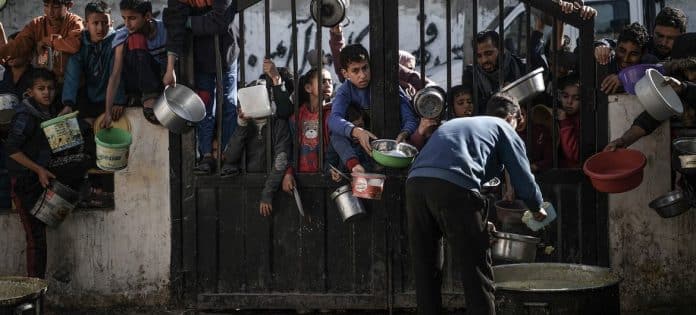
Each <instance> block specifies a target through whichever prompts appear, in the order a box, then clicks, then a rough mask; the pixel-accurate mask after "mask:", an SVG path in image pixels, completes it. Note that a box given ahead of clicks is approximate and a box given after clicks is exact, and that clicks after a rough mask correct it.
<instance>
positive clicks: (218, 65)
mask: <svg viewBox="0 0 696 315" xmlns="http://www.w3.org/2000/svg"><path fill="white" fill-rule="evenodd" d="M213 46H214V47H215V127H216V132H215V138H216V139H217V143H218V149H217V154H216V155H217V156H216V159H215V163H216V170H217V172H218V174H219V173H220V171H221V169H222V149H223V147H224V143H222V113H223V110H222V109H223V106H225V104H224V103H225V102H224V93H225V91H224V84H222V57H221V56H220V35H215V37H214V43H213Z"/></svg>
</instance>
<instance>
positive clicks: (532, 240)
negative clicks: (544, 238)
mask: <svg viewBox="0 0 696 315" xmlns="http://www.w3.org/2000/svg"><path fill="white" fill-rule="evenodd" d="M493 237H494V238H495V241H494V242H493V245H492V246H491V255H492V256H493V258H495V259H501V260H505V261H514V262H534V261H535V260H536V252H537V244H539V242H540V241H541V240H540V239H539V238H538V237H534V236H528V235H521V234H513V233H505V232H493Z"/></svg>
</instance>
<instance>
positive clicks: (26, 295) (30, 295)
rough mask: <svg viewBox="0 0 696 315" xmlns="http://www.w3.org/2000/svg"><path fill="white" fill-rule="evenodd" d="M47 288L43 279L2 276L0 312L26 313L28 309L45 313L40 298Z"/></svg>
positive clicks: (0, 281) (0, 283) (0, 282)
mask: <svg viewBox="0 0 696 315" xmlns="http://www.w3.org/2000/svg"><path fill="white" fill-rule="evenodd" d="M47 289H48V283H47V282H46V281H45V280H43V279H38V278H26V277H0V314H24V312H25V311H28V310H34V311H35V313H36V314H43V310H41V309H39V308H40V307H41V305H42V303H41V301H40V300H41V299H42V298H43V295H44V294H45V293H46V290H47Z"/></svg>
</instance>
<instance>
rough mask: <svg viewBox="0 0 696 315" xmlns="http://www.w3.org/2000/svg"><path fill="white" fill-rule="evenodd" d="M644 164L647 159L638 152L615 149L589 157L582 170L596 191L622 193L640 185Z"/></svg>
mask: <svg viewBox="0 0 696 315" xmlns="http://www.w3.org/2000/svg"><path fill="white" fill-rule="evenodd" d="M646 163H647V159H646V158H645V155H643V153H641V152H640V151H637V150H632V149H616V150H615V151H604V152H599V153H597V154H595V155H593V156H591V157H590V158H589V159H587V160H586V161H585V164H584V165H583V167H582V170H583V172H584V173H585V175H587V176H588V177H590V181H591V182H592V186H593V187H594V188H595V189H596V190H597V191H601V192H606V193H622V192H626V191H629V190H631V189H634V188H636V187H638V186H639V185H640V183H641V182H642V181H643V168H644V167H645V164H646Z"/></svg>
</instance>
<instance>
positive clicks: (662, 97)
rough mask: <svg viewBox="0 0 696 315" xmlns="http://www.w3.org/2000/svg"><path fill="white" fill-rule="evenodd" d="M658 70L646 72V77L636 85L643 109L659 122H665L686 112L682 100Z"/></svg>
mask: <svg viewBox="0 0 696 315" xmlns="http://www.w3.org/2000/svg"><path fill="white" fill-rule="evenodd" d="M664 82H665V77H663V76H662V74H660V72H659V71H657V70H656V69H648V70H645V76H643V78H641V79H640V80H638V83H636V96H637V97H638V100H639V101H640V103H641V104H643V108H645V110H646V111H647V112H648V113H649V114H650V116H652V117H653V118H655V119H657V120H659V121H665V120H667V119H669V118H670V117H672V116H674V115H680V114H681V113H682V112H683V111H684V106H683V105H682V102H681V99H680V98H679V96H678V95H677V92H674V89H672V87H671V86H669V85H664Z"/></svg>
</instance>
